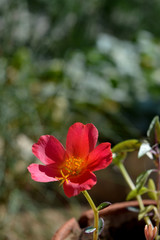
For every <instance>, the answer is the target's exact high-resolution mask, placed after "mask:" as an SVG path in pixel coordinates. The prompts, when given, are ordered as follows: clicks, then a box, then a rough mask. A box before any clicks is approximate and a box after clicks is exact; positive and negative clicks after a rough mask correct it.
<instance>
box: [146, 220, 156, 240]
mask: <svg viewBox="0 0 160 240" xmlns="http://www.w3.org/2000/svg"><path fill="white" fill-rule="evenodd" d="M144 234H145V237H146V240H154V239H155V237H156V235H157V227H152V225H151V224H149V225H145V228H144Z"/></svg>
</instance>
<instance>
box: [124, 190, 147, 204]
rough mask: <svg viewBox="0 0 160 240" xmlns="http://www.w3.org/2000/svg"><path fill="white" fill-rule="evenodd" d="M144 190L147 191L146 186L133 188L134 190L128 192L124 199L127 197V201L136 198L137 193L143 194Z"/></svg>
mask: <svg viewBox="0 0 160 240" xmlns="http://www.w3.org/2000/svg"><path fill="white" fill-rule="evenodd" d="M146 192H148V189H147V188H146V187H142V188H140V189H134V190H132V191H130V192H129V194H128V195H127V198H126V199H127V201H129V200H131V199H133V198H136V197H137V195H143V194H144V193H146Z"/></svg>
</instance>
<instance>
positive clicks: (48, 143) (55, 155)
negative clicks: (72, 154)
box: [32, 135, 65, 164]
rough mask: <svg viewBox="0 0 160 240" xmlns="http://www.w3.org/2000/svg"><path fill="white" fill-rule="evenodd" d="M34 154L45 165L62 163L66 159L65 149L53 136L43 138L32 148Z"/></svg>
mask: <svg viewBox="0 0 160 240" xmlns="http://www.w3.org/2000/svg"><path fill="white" fill-rule="evenodd" d="M32 152H33V154H34V155H35V156H36V157H37V158H38V159H39V160H40V161H41V162H43V163H44V164H52V163H54V162H57V163H58V164H59V163H61V162H62V161H63V159H64V155H65V149H64V147H63V145H62V144H61V143H60V142H59V141H58V140H57V139H56V138H55V137H53V136H50V135H44V136H41V137H40V138H39V140H38V142H37V143H35V144H33V146H32Z"/></svg>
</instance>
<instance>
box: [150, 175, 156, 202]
mask: <svg viewBox="0 0 160 240" xmlns="http://www.w3.org/2000/svg"><path fill="white" fill-rule="evenodd" d="M148 190H149V191H148V196H149V197H150V198H151V199H153V200H155V201H157V194H156V186H155V183H154V181H153V179H152V178H150V179H149V180H148Z"/></svg>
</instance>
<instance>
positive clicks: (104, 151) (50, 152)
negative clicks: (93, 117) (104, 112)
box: [28, 122, 112, 197]
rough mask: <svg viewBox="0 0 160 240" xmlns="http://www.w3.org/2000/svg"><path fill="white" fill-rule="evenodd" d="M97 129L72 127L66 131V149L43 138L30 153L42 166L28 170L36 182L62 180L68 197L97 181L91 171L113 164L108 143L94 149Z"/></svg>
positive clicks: (47, 137)
mask: <svg viewBox="0 0 160 240" xmlns="http://www.w3.org/2000/svg"><path fill="white" fill-rule="evenodd" d="M97 139H98V130H97V128H96V127H95V126H94V125H93V124H91V123H88V124H86V125H84V124H82V123H79V122H77V123H75V124H73V125H72V126H71V127H70V128H69V131H68V134H67V140H66V149H65V148H64V147H63V145H62V144H61V143H60V142H59V141H58V140H57V139H56V138H55V137H53V136H50V135H43V136H41V137H40V138H39V140H38V142H37V143H35V144H33V146H32V152H33V154H34V155H35V156H36V157H37V158H38V159H39V160H40V161H41V162H42V163H43V164H44V165H40V164H34V163H33V164H31V165H30V166H29V167H28V170H29V172H30V173H31V177H32V179H33V180H35V181H37V182H52V181H53V182H54V181H61V184H63V189H64V192H65V194H66V195H67V196H68V197H72V196H75V195H78V194H79V193H80V192H81V191H84V190H89V189H91V188H92V187H93V186H94V185H95V184H96V182H97V178H96V176H95V174H94V173H93V172H94V171H97V170H100V169H104V168H106V167H107V166H108V165H109V164H110V163H111V162H112V153H111V145H110V143H108V142H106V143H101V144H99V145H98V146H97V147H96V143H97Z"/></svg>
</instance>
